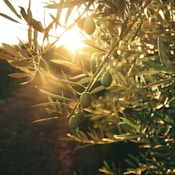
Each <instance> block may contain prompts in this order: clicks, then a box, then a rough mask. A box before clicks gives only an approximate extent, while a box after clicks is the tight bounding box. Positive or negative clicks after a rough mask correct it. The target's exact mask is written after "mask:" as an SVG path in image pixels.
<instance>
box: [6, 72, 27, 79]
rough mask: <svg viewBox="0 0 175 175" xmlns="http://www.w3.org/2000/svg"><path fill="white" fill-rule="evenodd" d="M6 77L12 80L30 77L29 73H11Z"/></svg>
mask: <svg viewBox="0 0 175 175" xmlns="http://www.w3.org/2000/svg"><path fill="white" fill-rule="evenodd" d="M8 76H10V77H13V78H24V77H28V76H30V74H29V73H25V72H24V73H11V74H8Z"/></svg>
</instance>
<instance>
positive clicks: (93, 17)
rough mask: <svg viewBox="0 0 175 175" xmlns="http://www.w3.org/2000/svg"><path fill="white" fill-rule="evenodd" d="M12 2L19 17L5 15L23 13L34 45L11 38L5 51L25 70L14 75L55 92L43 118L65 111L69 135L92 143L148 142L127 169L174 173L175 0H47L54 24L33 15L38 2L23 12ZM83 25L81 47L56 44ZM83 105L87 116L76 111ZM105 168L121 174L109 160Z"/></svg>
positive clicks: (5, 56) (48, 92) (50, 94)
mask: <svg viewBox="0 0 175 175" xmlns="http://www.w3.org/2000/svg"><path fill="white" fill-rule="evenodd" d="M4 2H5V3H6V5H7V6H8V7H9V8H10V9H11V11H12V12H13V13H14V15H15V17H17V18H18V20H16V18H14V17H10V16H7V15H6V14H4V13H0V15H1V16H3V17H5V18H6V19H7V20H11V21H12V22H20V20H22V19H23V20H24V21H25V22H26V25H27V26H28V31H27V35H28V41H27V44H26V43H23V42H22V41H20V43H19V44H18V45H15V46H11V45H8V44H5V43H3V49H4V50H5V51H6V52H7V53H8V54H1V57H2V58H3V59H6V60H7V61H8V62H9V63H10V64H11V65H12V66H14V67H16V68H18V69H19V72H15V73H13V74H10V75H9V76H11V77H14V78H23V79H24V83H22V84H26V83H30V82H33V83H34V85H35V86H36V88H37V89H38V90H39V91H41V92H42V93H44V94H45V95H47V96H48V102H46V103H43V104H38V105H36V106H35V107H43V108H45V110H46V111H47V113H48V114H49V118H44V119H41V120H38V121H35V122H41V121H42V120H50V119H55V118H60V117H65V120H67V122H69V124H70V125H71V127H70V133H68V137H69V139H70V140H71V139H73V140H76V141H77V142H80V143H81V144H85V145H86V144H109V143H114V142H123V141H129V142H136V143H138V144H140V145H141V147H142V148H144V149H145V151H144V153H143V152H142V153H140V154H139V155H138V157H134V156H132V155H130V156H128V159H127V160H126V162H127V163H128V165H129V166H130V167H131V168H129V169H127V170H126V172H125V173H124V174H132V173H135V174H142V173H145V174H162V175H163V174H173V173H174V172H175V169H174V167H175V161H174V160H173V159H174V156H175V151H174V149H175V142H174V137H175V131H174V128H175V126H174V125H175V119H174V117H173V114H174V112H175V111H174V100H175V97H174V95H175V90H174V87H175V84H174V81H175V75H174V74H175V71H174V68H175V67H174V66H175V65H174V59H175V56H174V51H175V38H174V35H175V31H174V24H175V21H174V16H175V2H174V0H167V1H159V0H138V1H135V0H125V1H124V0H89V1H84V0H78V1H74V0H70V1H65V0H60V1H59V2H56V1H49V2H47V3H45V4H44V7H45V8H46V9H51V10H53V12H54V13H50V14H45V15H49V16H50V19H51V20H50V23H48V24H44V23H43V21H38V20H36V19H35V18H34V17H33V16H32V9H31V8H30V5H31V1H29V5H28V9H24V7H20V12H19V13H18V12H17V10H15V8H14V7H13V5H12V4H11V3H10V2H9V1H7V0H6V1H4ZM63 13H64V14H65V16H64V20H62V17H61V15H62V14H63ZM44 17H46V16H44ZM87 18H88V22H87ZM70 19H71V20H70ZM72 19H73V20H72ZM75 26H78V27H79V29H78V30H79V33H80V35H81V36H82V37H83V45H82V47H80V48H78V49H77V50H76V52H72V51H70V50H68V49H67V48H66V47H64V46H60V47H56V43H57V42H59V40H60V39H61V37H62V36H63V35H64V33H65V32H67V31H69V30H71V29H73V28H74V27H75ZM87 26H88V27H89V26H90V29H89V28H88V29H87ZM92 29H93V30H92ZM58 31H59V32H58ZM60 31H61V32H60ZM38 35H42V39H43V40H42V44H39V41H38V40H39V39H38ZM106 73H107V74H108V77H106V79H105V80H104V79H103V77H104V74H106ZM109 77H110V78H109ZM110 79H111V80H110ZM108 81H109V82H108ZM104 82H105V83H104ZM106 82H107V83H106ZM104 84H105V85H104ZM106 84H107V86H106ZM83 94H86V97H84V98H83ZM87 94H88V95H87ZM82 104H83V105H82ZM84 104H86V105H85V106H84ZM80 112H81V115H78V116H79V117H81V121H80V118H76V117H77V113H80ZM72 117H74V118H73V119H72ZM71 122H74V123H71ZM72 126H73V127H72ZM72 128H73V129H72ZM100 171H101V172H104V173H106V174H115V172H112V171H114V168H113V170H111V169H110V166H109V165H108V164H107V162H105V163H104V167H103V168H102V169H100Z"/></svg>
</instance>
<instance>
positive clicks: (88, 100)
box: [80, 92, 91, 108]
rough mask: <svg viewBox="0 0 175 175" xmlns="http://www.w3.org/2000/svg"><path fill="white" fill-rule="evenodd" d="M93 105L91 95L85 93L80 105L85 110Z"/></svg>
mask: <svg viewBox="0 0 175 175" xmlns="http://www.w3.org/2000/svg"><path fill="white" fill-rule="evenodd" d="M90 104H91V94H90V93H89V92H83V93H82V94H81V96H80V105H81V106H82V107H83V108H87V107H89V106H90Z"/></svg>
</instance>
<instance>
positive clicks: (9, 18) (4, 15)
mask: <svg viewBox="0 0 175 175" xmlns="http://www.w3.org/2000/svg"><path fill="white" fill-rule="evenodd" d="M0 16H2V17H4V18H6V19H8V20H10V21H13V22H16V23H20V22H19V21H17V20H15V19H13V18H11V17H10V16H8V15H6V14H4V13H0Z"/></svg>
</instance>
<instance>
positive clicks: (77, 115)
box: [75, 111, 84, 124]
mask: <svg viewBox="0 0 175 175" xmlns="http://www.w3.org/2000/svg"><path fill="white" fill-rule="evenodd" d="M75 117H77V119H78V122H79V124H81V123H83V121H84V113H83V112H82V111H78V112H77V113H76V114H75Z"/></svg>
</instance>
